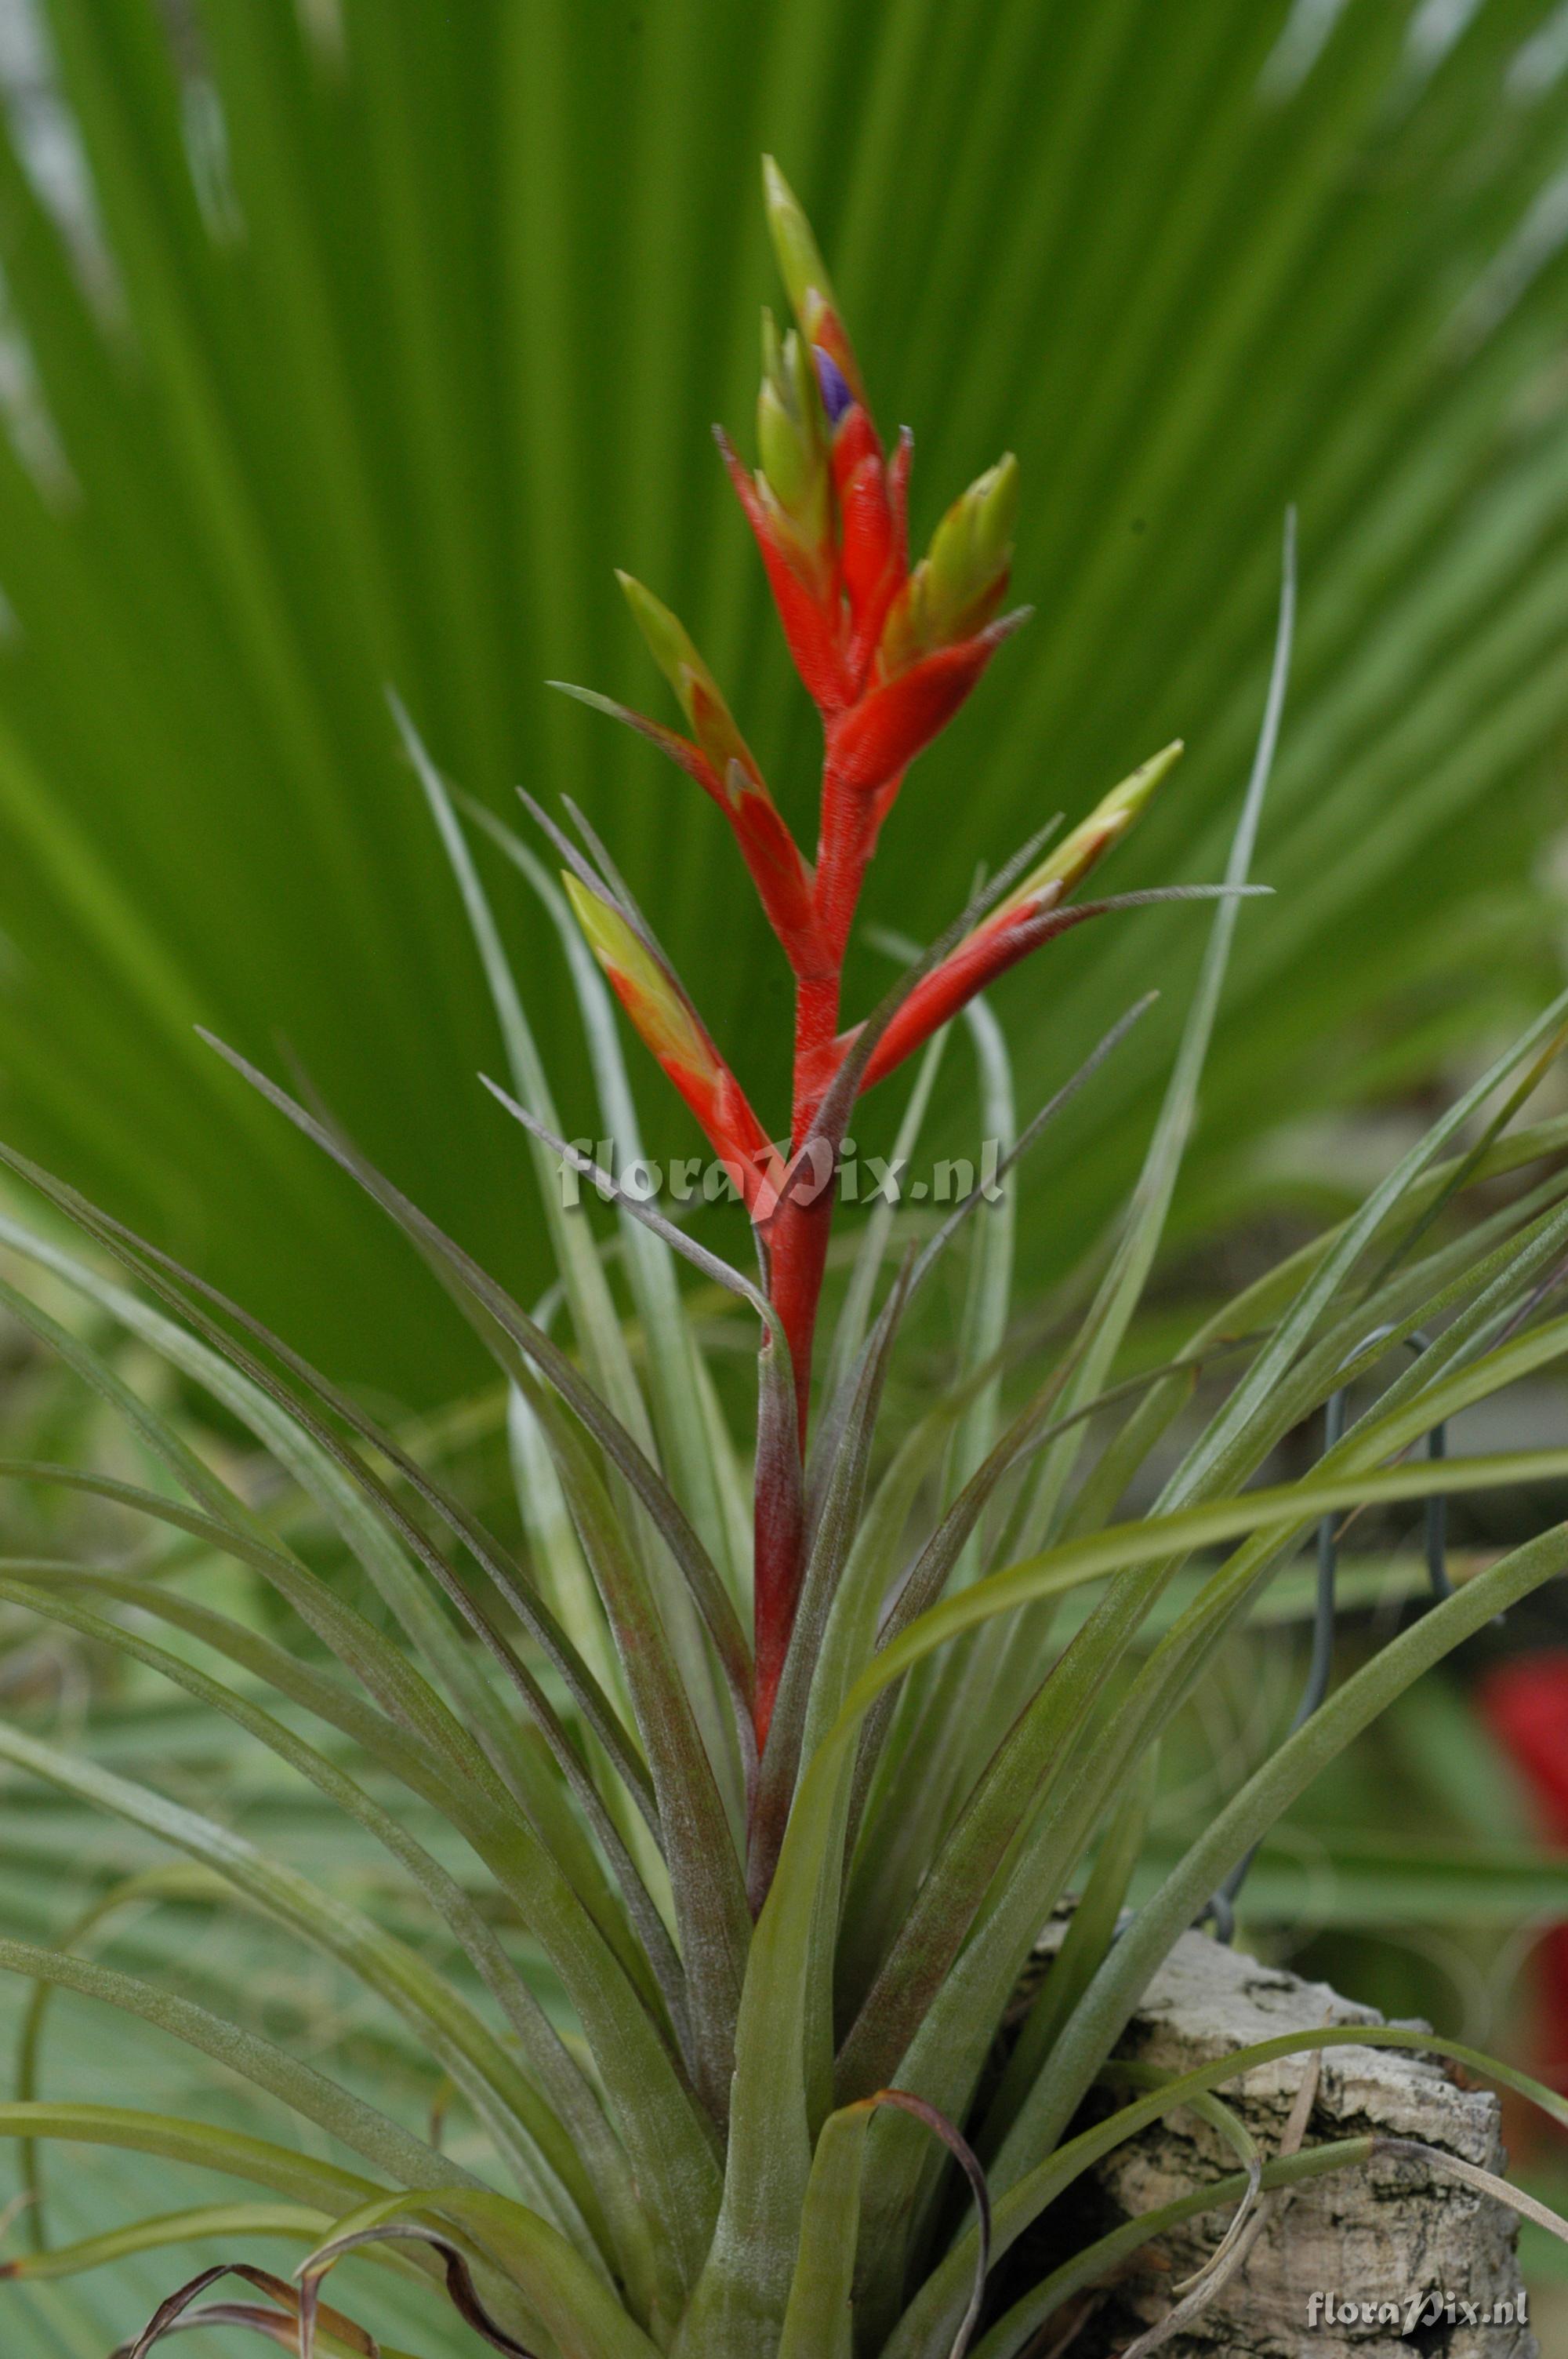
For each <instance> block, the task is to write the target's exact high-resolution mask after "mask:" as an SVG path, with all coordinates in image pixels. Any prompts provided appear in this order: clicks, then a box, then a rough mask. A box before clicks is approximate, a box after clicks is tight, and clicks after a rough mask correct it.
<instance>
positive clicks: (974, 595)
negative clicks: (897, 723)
mask: <svg viewBox="0 0 1568 2359" xmlns="http://www.w3.org/2000/svg"><path fill="white" fill-rule="evenodd" d="M1017 516H1018V462H1017V460H1016V459H1015V458H1014V457H1013V455H1012V452H1011V451H1007V452H1006V453H1005V455H1004V456H1003V457H1002V458H1000V459H999V460H998V461H997V463H996V465H995V466H994V467H988V468H987V470H986V472H985V473H984V474H983V475H980V476H978V477H977V478H976V480H975V482H974V483H972V484H970V485H969V488H968V491H967V492H965V493H963V494H962V495H961V496H960V497H959V498H957V499H956V500H955V501H954V503H953V505H952V506H951V507H950V508H949V509H948V511H947V513H946V516H944V517H943V519H942V521H941V523H940V524H939V525H938V526H937V527H936V530H935V534H934V535H933V537H932V541H931V547H930V549H929V550H928V551H927V553H926V554H925V557H924V558H922V560H921V561H920V563H919V564H918V565H917V566H916V567H915V569H914V572H913V573H912V574H911V575H910V577H909V579H908V581H907V582H905V583H904V585H903V590H902V591H901V592H899V595H898V596H897V598H896V599H895V600H894V601H893V603H892V608H891V610H890V612H889V614H888V618H887V622H886V624H885V625H884V626H883V630H882V637H881V647H880V649H879V651H878V663H879V669H881V674H882V677H883V678H884V679H891V678H892V676H893V675H894V674H895V673H898V672H901V671H903V670H905V669H907V668H908V667H909V665H911V664H913V663H917V662H918V661H919V660H920V658H921V657H922V656H926V655H930V654H932V653H933V652H934V651H935V649H936V648H938V647H951V646H952V645H953V644H954V643H955V642H956V641H957V640H960V639H967V638H972V637H973V636H974V635H975V633H976V632H977V631H979V630H981V629H983V628H984V626H985V625H986V624H987V623H989V621H990V619H991V616H992V615H993V614H995V613H996V611H997V608H998V607H999V606H1000V603H1001V601H1002V598H1003V595H1004V594H1005V592H1006V590H1007V580H1008V573H1009V570H1010V569H1011V564H1012V528H1013V525H1014V523H1015V522H1016V520H1017Z"/></svg>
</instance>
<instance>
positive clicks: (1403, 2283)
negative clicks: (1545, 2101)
mask: <svg viewBox="0 0 1568 2359" xmlns="http://www.w3.org/2000/svg"><path fill="white" fill-rule="evenodd" d="M1060 1937H1061V1929H1060V1926H1059V1925H1054V1926H1053V1927H1052V1928H1051V1929H1050V1930H1048V1932H1047V1934H1046V1936H1045V1938H1044V1941H1043V1943H1042V1948H1043V1949H1050V1948H1052V1947H1054V1942H1055V1941H1056V1940H1059V1939H1060ZM1381 2020H1382V2018H1381V2017H1379V2016H1378V2015H1376V2014H1375V2013H1374V2012H1373V2010H1372V2009H1371V2008H1370V2007H1365V2006H1356V2005H1355V2004H1353V2003H1352V2002H1351V2001H1350V2000H1348V1999H1344V1998H1341V1997H1340V1996H1339V1995H1338V1994H1337V1993H1336V1992H1335V1991H1332V1990H1331V1989H1330V1988H1329V1987H1328V1985H1327V1984H1325V1983H1308V1982H1303V1980H1302V1979H1301V1977H1300V1976H1299V1975H1296V1974H1292V1973H1287V1972H1285V1971H1284V1970H1283V1969H1281V1968H1280V1967H1275V1966H1265V1965H1260V1963H1259V1962H1258V1961H1257V1960H1256V1959H1255V1958H1249V1957H1246V1956H1244V1955H1241V1954H1239V1953H1238V1952H1237V1951H1233V1950H1228V1949H1226V1948H1224V1947H1222V1946H1221V1945H1220V1944H1219V1943H1218V1942H1216V1941H1213V1940H1209V1939H1208V1938H1207V1937H1206V1935H1202V1934H1198V1933H1188V1934H1186V1935H1184V1937H1183V1939H1182V1940H1180V1941H1178V1942H1177V1944H1176V1946H1175V1949H1174V1950H1173V1951H1172V1953H1171V1955H1170V1957H1169V1958H1168V1959H1167V1960H1166V1962H1165V1963H1164V1965H1163V1966H1162V1968H1161V1969H1160V1971H1159V1973H1157V1974H1156V1975H1155V1976H1154V1979H1153V1980H1152V1983H1151V1984H1150V1986H1149V1988H1148V1991H1147V1992H1146V1993H1145V1995H1144V1998H1143V2001H1142V2004H1141V2006H1140V2007H1139V2009H1138V2012H1137V2015H1136V2016H1135V2017H1134V2018H1133V2020H1132V2022H1131V2023H1130V2025H1129V2027H1128V2029H1127V2032H1126V2034H1125V2036H1124V2038H1123V2039H1122V2042H1121V2044H1120V2049H1119V2053H1121V2054H1122V2055H1124V2056H1126V2057H1129V2058H1132V2059H1136V2060H1138V2061H1140V2062H1141V2063H1146V2064H1152V2065H1155V2066H1157V2067H1158V2068H1159V2069H1160V2070H1161V2071H1168V2072H1172V2073H1176V2072H1182V2071H1190V2070H1191V2069H1192V2068H1193V2067H1194V2066H1195V2065H1197V2064H1204V2063H1207V2062H1208V2061H1209V2060H1211V2059H1212V2058H1215V2057H1218V2056H1224V2055H1229V2054H1232V2053H1234V2051H1235V2050H1236V2049H1239V2048H1246V2047H1250V2046H1251V2045H1252V2044H1253V2043H1254V2042H1255V2041H1259V2040H1264V2039H1271V2038H1277V2037H1278V2036H1279V2035H1280V2034H1281V2033H1282V2032H1287V2031H1294V2030H1302V2031H1309V2030H1316V2029H1319V2028H1320V2027H1322V2026H1323V2025H1325V2023H1334V2024H1357V2023H1378V2022H1380V2021H1381ZM1307 2063H1308V2059H1307V2058H1306V2057H1305V2056H1304V2055H1302V2056H1288V2057H1285V2058H1282V2059H1281V2060H1279V2061H1277V2062H1275V2063H1272V2064H1268V2065H1262V2066H1260V2067H1259V2068H1258V2069H1257V2070H1255V2071H1252V2072H1249V2073H1248V2074H1247V2075H1246V2077H1245V2078H1244V2079H1243V2080H1241V2081H1240V2082H1232V2083H1228V2084H1227V2085H1226V2086H1225V2087H1223V2088H1222V2089H1221V2090H1219V2092H1218V2094H1219V2095H1220V2096H1221V2097H1222V2098H1223V2100H1224V2101H1225V2103H1226V2104H1228V2105H1229V2106H1231V2108H1232V2109H1233V2110H1234V2111H1235V2112H1236V2113H1237V2114H1239V2116H1240V2118H1241V2119H1242V2121H1243V2122H1244V2123H1245V2124H1246V2125H1247V2127H1248V2128H1249V2130H1250V2131H1251V2133H1252V2135H1253V2136H1254V2137H1255V2138H1256V2139H1257V2140H1258V2142H1259V2145H1260V2147H1261V2148H1262V2150H1263V2153H1264V2155H1265V2157H1267V2156H1269V2155H1271V2154H1273V2153H1275V2152H1277V2151H1278V2149H1279V2145H1280V2139H1281V2134H1282V2132H1283V2130H1284V2127H1285V2124H1286V2122H1287V2120H1288V2118H1289V2115H1290V2111H1291V2104H1292V2098H1293V2097H1294V2095H1295V2093H1296V2091H1297V2089H1298V2088H1299V2087H1300V2085H1301V2082H1302V2076H1303V2072H1304V2071H1306V2069H1307ZM1500 2120H1501V2109H1500V2107H1499V2105H1498V2100H1497V2098H1496V2097H1495V2096H1494V2095H1493V2094H1492V2093H1491V2092H1490V2091H1489V2090H1485V2089H1478V2088H1468V2087H1461V2086H1460V2085H1459V2084H1458V2082H1456V2081H1455V2080H1454V2078H1453V2077H1451V2075H1450V2072H1449V2071H1448V2070H1447V2069H1446V2068H1445V2067H1444V2065H1443V2064H1442V2062H1441V2061H1440V2060H1437V2059H1435V2058H1432V2057H1427V2056H1422V2055H1421V2054H1418V2053H1414V2052H1411V2051H1410V2050H1406V2049H1391V2048H1332V2049H1325V2050H1324V2051H1323V2054H1322V2077H1321V2082H1320V2085H1319V2089H1318V2093H1317V2099H1316V2102H1315V2104H1314V2107H1313V2113H1312V2120H1311V2125H1310V2127H1309V2129H1308V2132H1307V2137H1306V2141H1305V2142H1306V2144H1307V2145H1309V2146H1315V2145H1320V2144H1322V2143H1324V2142H1325V2140H1328V2139H1331V2138H1340V2137H1354V2136H1359V2135H1361V2134H1363V2133H1365V2132H1367V2131H1374V2132H1376V2131H1381V2132H1382V2133H1384V2134H1385V2135H1386V2136H1390V2137H1399V2138H1413V2139H1418V2140H1420V2141H1421V2142H1422V2144H1423V2145H1426V2146H1431V2147H1440V2148H1442V2149H1443V2150H1444V2151H1445V2152H1446V2153H1449V2154H1452V2155H1455V2156H1457V2157H1458V2158H1460V2159H1461V2160H1462V2161H1465V2162H1468V2163H1473V2164H1476V2165H1478V2166H1479V2167H1480V2168H1481V2169H1485V2170H1489V2171H1493V2172H1496V2173H1498V2174H1499V2175H1500V2174H1501V2173H1502V2172H1503V2170H1504V2169H1505V2165H1506V2158H1505V2156H1504V2153H1503V2148H1502V2142H1501V2137H1500V2134H1499V2133H1500ZM1235 2168H1236V2162H1235V2157H1234V2155H1233V2153H1231V2152H1230V2151H1229V2150H1228V2149H1227V2147H1225V2145H1224V2143H1223V2141H1222V2140H1221V2138H1220V2137H1219V2136H1218V2134H1217V2132H1216V2131H1215V2130H1214V2129H1212V2128H1211V2127H1210V2126H1209V2125H1207V2124H1206V2123H1205V2122H1203V2121H1200V2120H1199V2119H1198V2118H1197V2117H1196V2116H1195V2114H1192V2113H1191V2112H1180V2113H1177V2114H1173V2115H1171V2116H1170V2117H1169V2118H1168V2119H1167V2120H1165V2121H1163V2122H1158V2123H1155V2124H1154V2125H1152V2127H1151V2128H1150V2129H1149V2130H1147V2131H1145V2132H1144V2134H1143V2135H1142V2136H1141V2137H1139V2138H1137V2139H1134V2140H1132V2141H1130V2143H1129V2144H1128V2145H1126V2146H1124V2147H1119V2148H1118V2149H1117V2150H1116V2151H1115V2152H1114V2153H1112V2154H1111V2155H1109V2156H1108V2157H1107V2158H1106V2160H1105V2161H1104V2162H1103V2163H1102V2164H1101V2165H1100V2166H1099V2168H1098V2173H1097V2174H1096V2175H1097V2179H1098V2192H1099V2196H1100V2199H1101V2201H1102V2202H1103V2204H1104V2207H1105V2218H1104V2223H1103V2224H1104V2226H1106V2227H1109V2226H1112V2225H1114V2224H1115V2223H1116V2222H1117V2221H1119V2220H1121V2219H1126V2218H1130V2217H1133V2216H1135V2215H1136V2214H1139V2213H1141V2212H1150V2211H1153V2210H1155V2209H1157V2208H1158V2207H1159V2206H1160V2205H1161V2204H1163V2203H1168V2202H1171V2201H1173V2200H1174V2199H1176V2198H1177V2197H1179V2196H1183V2195H1185V2194H1187V2193H1189V2192H1190V2191H1191V2190H1192V2189H1193V2188H1194V2187H1195V2186H1198V2185H1201V2184H1202V2183H1203V2181H1204V2180H1206V2179H1217V2178H1220V2177H1222V2176H1224V2175H1225V2174H1226V2173H1227V2172H1229V2171H1233V2170H1234V2169H1235ZM1227 2217H1228V2215H1227V2212H1223V2211H1217V2212H1208V2213H1204V2214H1200V2215H1199V2216H1197V2217H1196V2218H1195V2219H1192V2220H1189V2221H1187V2222H1184V2223H1183V2225H1182V2226H1181V2227H1180V2228H1178V2229H1176V2230H1174V2231H1173V2233H1172V2234H1170V2235H1169V2236H1167V2237H1165V2238H1163V2239H1162V2241H1161V2243H1160V2244H1159V2245H1152V2246H1150V2247H1149V2248H1148V2254H1149V2255H1152V2256H1157V2257H1156V2258H1155V2259H1154V2260H1153V2261H1152V2263H1151V2261H1150V2260H1149V2259H1148V2258H1147V2257H1145V2256H1140V2258H1139V2260H1138V2261H1136V2262H1134V2264H1133V2265H1132V2267H1130V2269H1129V2271H1128V2273H1127V2274H1126V2275H1125V2276H1124V2277H1121V2278H1120V2279H1119V2281H1118V2283H1117V2284H1116V2285H1115V2287H1114V2288H1111V2290H1110V2292H1109V2294H1108V2297H1107V2299H1106V2300H1105V2302H1104V2304H1103V2306H1102V2307H1101V2309H1100V2310H1099V2312H1098V2315H1097V2316H1096V2317H1095V2318H1094V2319H1093V2320H1092V2321H1089V2322H1088V2323H1087V2324H1086V2327H1085V2329H1084V2331H1083V2332H1082V2334H1081V2337H1080V2338H1076V2339H1075V2343H1074V2354H1075V2359H1092V2354H1102V2353H1113V2352H1116V2351H1119V2350H1120V2349H1121V2348H1122V2347H1123V2346H1124V2345H1125V2344H1126V2343H1130V2342H1131V2341H1132V2340H1133V2339H1134V2337H1135V2336H1136V2335H1137V2334H1139V2333H1140V2332H1142V2331H1143V2329H1144V2328H1146V2327H1148V2326H1150V2325H1152V2323H1153V2322H1154V2321H1156V2320H1158V2319H1159V2318H1161V2317H1162V2315H1163V2314H1164V2312H1165V2311H1166V2310H1168V2309H1169V2307H1170V2304H1171V2294H1170V2290H1169V2289H1170V2288H1171V2286H1172V2285H1173V2284H1177V2283H1180V2282H1181V2280H1183V2279H1184V2278H1185V2277H1190V2276H1191V2275H1192V2274H1193V2273H1194V2272H1195V2270H1197V2269H1198V2268H1200V2267H1202V2265H1203V2263H1204V2261H1205V2259H1206V2257H1207V2256H1208V2254H1209V2253H1211V2252H1212V2251H1213V2249H1214V2247H1215V2245H1216V2244H1217V2241H1218V2239H1219V2237H1220V2235H1221V2234H1223V2232H1224V2229H1225V2227H1226V2224H1227ZM1518 2228H1519V2223H1518V2220H1517V2218H1516V2216H1515V2215H1514V2214H1513V2213H1512V2212H1510V2211H1509V2209H1508V2207H1507V2206H1506V2205H1504V2204H1502V2203H1500V2202H1498V2201H1497V2200H1496V2199H1495V2198H1493V2197H1490V2196H1487V2195H1482V2194H1479V2193H1476V2192H1475V2191H1474V2190H1471V2189H1470V2188H1468V2187H1465V2186H1462V2185H1459V2184H1457V2183H1456V2182H1455V2181H1454V2180H1452V2179H1449V2178H1445V2177H1444V2176H1442V2175H1441V2174H1440V2173H1439V2171H1437V2170H1436V2169H1433V2168H1432V2167H1429V2166H1428V2165H1426V2164H1424V2163H1422V2162H1420V2161H1411V2160H1408V2159H1404V2158H1392V2157H1389V2158H1384V2157H1375V2158H1373V2160H1372V2161H1371V2162H1369V2163H1368V2164H1366V2165H1363V2166H1362V2167H1360V2168H1359V2169H1347V2170H1344V2171H1336V2172H1333V2173H1331V2174H1329V2175H1327V2176H1325V2178H1322V2179H1318V2180H1309V2181H1307V2182H1305V2183H1304V2184H1303V2185H1302V2186H1300V2187H1298V2188H1296V2189H1295V2190H1293V2191H1292V2192H1291V2193H1289V2194H1288V2195H1286V2194H1283V2193H1281V2195H1280V2196H1279V2197H1277V2198H1276V2199H1275V2200H1274V2201H1273V2203H1272V2206H1271V2213H1270V2217H1269V2218H1268V2220H1267V2223H1266V2224H1265V2225H1264V2226H1263V2228H1262V2230H1261V2232H1260V2234H1259V2235H1258V2237H1257V2239H1256V2241H1255V2242H1254V2243H1253V2245H1251V2247H1250V2250H1249V2253H1248V2255H1247V2258H1246V2261H1245V2263H1244V2265H1243V2266H1242V2267H1241V2268H1240V2269H1238V2272H1237V2273H1236V2275H1235V2276H1234V2277H1231V2279H1230V2280H1229V2282H1228V2283H1227V2284H1226V2285H1225V2286H1224V2288H1222V2290H1221V2291H1220V2292H1219V2293H1218V2294H1217V2296H1216V2298H1215V2299H1214V2300H1213V2302H1212V2303H1211V2304H1210V2305H1209V2306H1208V2307H1207V2308H1206V2310H1204V2311H1203V2313H1202V2315H1201V2316H1200V2317H1198V2318H1197V2319H1196V2320H1195V2321H1192V2322H1191V2323H1189V2324H1188V2325H1187V2326H1186V2327H1185V2328H1184V2330H1183V2331H1182V2332H1181V2333H1180V2334H1179V2335H1177V2336H1175V2337H1174V2338H1173V2340H1172V2341H1171V2342H1169V2343H1166V2344H1164V2345H1163V2346H1162V2351H1163V2353H1164V2354H1169V2359H1417V2354H1421V2359H1438V2354H1441V2359H1537V2344H1536V2342H1535V2339H1534V2337H1533V2335H1532V2334H1531V2333H1530V2330H1529V2327H1528V2325H1527V2324H1525V2323H1521V2322H1520V2310H1521V2308H1525V2309H1527V2308H1528V2305H1525V2304H1521V2300H1520V2295H1521V2291H1522V2287H1521V2283H1520V2279H1519V2263H1518V2257H1517V2250H1516V2247H1517V2245H1518ZM1314 2294H1316V2295H1319V2296H1327V2295H1332V2296H1333V2297H1334V2299H1335V2300H1336V2303H1337V2304H1339V2305H1341V2306H1343V2305H1346V2304H1349V2303H1352V2302H1354V2303H1356V2304H1357V2305H1362V2304H1370V2305H1372V2310H1373V2315H1372V2317H1371V2318H1370V2319H1369V2320H1368V2319H1364V2318H1361V2317H1357V2319H1356V2320H1355V2321H1343V2320H1341V2321H1330V2320H1329V2319H1326V2318H1325V2317H1324V2316H1323V2315H1322V2314H1321V2310H1320V2312H1319V2313H1318V2314H1317V2317H1316V2322H1315V2323H1314V2312H1313V2310H1312V2298H1313V2296H1314ZM1422 2296H1426V2297H1429V2298H1430V2297H1433V2296H1437V2297H1440V2298H1442V2299H1444V2301H1446V2299H1447V2298H1448V2297H1450V2296H1452V2297H1453V2299H1454V2317H1453V2319H1452V2320H1450V2319H1449V2317H1448V2316H1447V2314H1446V2310H1444V2314H1442V2315H1441V2316H1433V2314H1432V2311H1431V2308H1430V2302H1429V2306H1428V2310H1427V2312H1426V2314H1425V2317H1424V2320H1423V2322H1421V2323H1418V2324H1417V2325H1416V2326H1415V2328H1414V2331H1413V2332H1411V2333H1410V2334H1408V2335H1407V2334H1406V2332H1405V2331H1404V2330H1405V2324H1406V2321H1407V2319H1408V2318H1409V2316H1410V2315H1411V2310H1410V2306H1411V2303H1412V2302H1414V2301H1416V2300H1417V2299H1418V2298H1420V2297H1422ZM1389 2303H1393V2304H1395V2305H1397V2309H1398V2323H1394V2322H1391V2321H1389V2320H1388V2319H1387V2318H1386V2317H1385V2318H1383V2319H1382V2320H1379V2318H1378V2316H1377V2311H1378V2310H1379V2309H1380V2308H1381V2307H1382V2306H1384V2305H1386V2304H1389ZM1465 2304H1471V2305H1473V2306H1474V2309H1475V2312H1476V2322H1474V2323H1472V2322H1469V2321H1467V2320H1466V2318H1465V2311H1464V2310H1463V2307H1462V2305H1465ZM1500 2304H1506V2305H1509V2319H1508V2321H1505V2322H1501V2323H1487V2324H1483V2323H1481V2322H1480V2321H1481V2320H1482V2319H1483V2318H1487V2317H1491V2318H1494V2319H1495V2318H1496V2317H1497V2315H1498V2305H1500Z"/></svg>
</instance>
